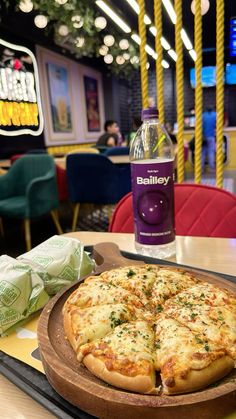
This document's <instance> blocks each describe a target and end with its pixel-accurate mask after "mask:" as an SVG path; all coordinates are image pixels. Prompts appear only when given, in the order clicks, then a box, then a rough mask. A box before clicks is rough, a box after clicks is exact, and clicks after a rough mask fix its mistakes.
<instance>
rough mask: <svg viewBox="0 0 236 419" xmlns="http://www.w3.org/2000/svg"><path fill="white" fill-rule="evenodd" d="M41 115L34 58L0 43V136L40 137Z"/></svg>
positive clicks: (7, 44) (6, 43)
mask: <svg viewBox="0 0 236 419" xmlns="http://www.w3.org/2000/svg"><path fill="white" fill-rule="evenodd" d="M42 131H43V113H42V107H41V100H40V92H39V77H38V67H37V62H36V59H35V56H34V54H33V53H32V52H31V51H30V50H29V49H28V48H25V47H23V46H19V45H14V44H11V43H9V42H7V41H4V40H3V39H0V135H6V136H16V135H22V134H31V135H34V136H37V135H40V134H41V133H42Z"/></svg>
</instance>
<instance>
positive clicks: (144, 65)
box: [138, 0, 148, 108]
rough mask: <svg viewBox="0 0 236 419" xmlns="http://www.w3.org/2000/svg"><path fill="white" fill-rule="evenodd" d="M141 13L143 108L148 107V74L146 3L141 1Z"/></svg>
mask: <svg viewBox="0 0 236 419" xmlns="http://www.w3.org/2000/svg"><path fill="white" fill-rule="evenodd" d="M138 3H139V8H140V12H139V15H138V29H139V36H140V38H141V44H140V68H141V91H142V107H143V108H147V107H148V73H147V54H146V51H145V45H146V43H147V40H146V25H145V23H144V15H145V1H144V0H139V1H138Z"/></svg>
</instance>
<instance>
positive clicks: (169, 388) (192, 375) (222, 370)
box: [161, 355, 234, 395]
mask: <svg viewBox="0 0 236 419" xmlns="http://www.w3.org/2000/svg"><path fill="white" fill-rule="evenodd" d="M233 368H234V361H233V359H232V358H230V357H229V356H227V355H226V356H223V357H221V358H219V359H217V360H216V361H213V362H212V363H211V364H210V365H208V367H206V368H203V369H202V370H191V371H189V373H188V375H187V377H186V378H181V377H179V376H178V377H168V378H164V377H163V375H162V374H161V378H162V384H163V390H164V391H163V392H164V394H167V395H172V394H180V393H191V392H192V391H196V390H199V389H202V388H204V387H207V386H209V385H210V384H212V383H214V382H216V381H218V380H220V379H221V378H222V377H224V376H225V375H227V374H228V373H229V372H230V371H231V370H232V369H233Z"/></svg>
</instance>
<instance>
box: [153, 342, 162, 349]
mask: <svg viewBox="0 0 236 419" xmlns="http://www.w3.org/2000/svg"><path fill="white" fill-rule="evenodd" d="M154 348H155V349H161V344H160V341H159V340H157V341H156V342H155V343H154Z"/></svg>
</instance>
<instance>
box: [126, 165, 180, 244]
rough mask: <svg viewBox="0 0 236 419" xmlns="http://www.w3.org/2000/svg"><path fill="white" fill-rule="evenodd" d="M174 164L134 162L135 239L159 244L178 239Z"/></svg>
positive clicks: (132, 167)
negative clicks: (175, 215) (175, 224)
mask: <svg viewBox="0 0 236 419" xmlns="http://www.w3.org/2000/svg"><path fill="white" fill-rule="evenodd" d="M173 173H174V164H173V161H164V162H158V163H157V162H156V161H152V160H149V161H148V163H141V162H132V163H131V176H132V191H133V208H134V225H135V239H136V241H137V242H138V243H141V244H147V245H160V244H167V243H170V242H172V241H173V240H174V239H175V227H174V179H173Z"/></svg>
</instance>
